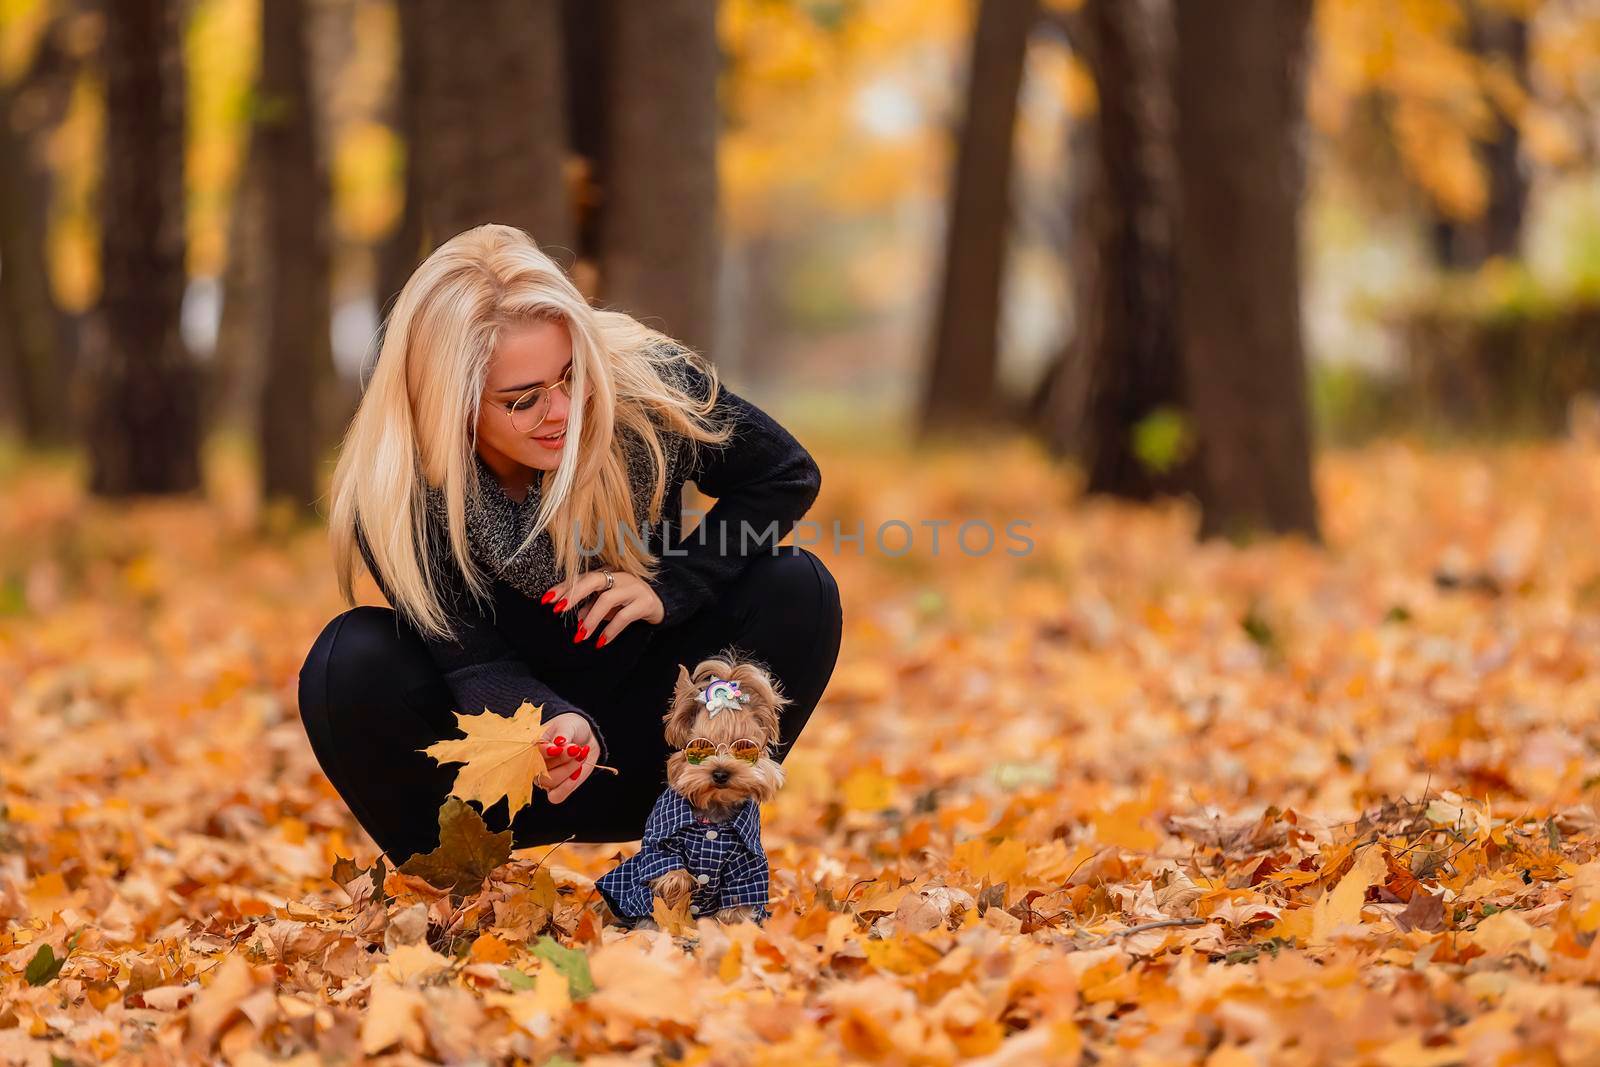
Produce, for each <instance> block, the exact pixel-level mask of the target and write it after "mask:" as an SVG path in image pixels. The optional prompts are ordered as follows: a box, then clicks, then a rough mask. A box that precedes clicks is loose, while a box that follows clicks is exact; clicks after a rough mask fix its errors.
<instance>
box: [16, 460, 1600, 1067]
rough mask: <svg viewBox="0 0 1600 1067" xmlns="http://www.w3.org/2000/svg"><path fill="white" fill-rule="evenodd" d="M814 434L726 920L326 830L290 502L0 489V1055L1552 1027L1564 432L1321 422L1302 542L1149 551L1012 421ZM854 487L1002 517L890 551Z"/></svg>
mask: <svg viewBox="0 0 1600 1067" xmlns="http://www.w3.org/2000/svg"><path fill="white" fill-rule="evenodd" d="M817 454H818V458H819V460H820V461H821V462H822V464H823V467H824V470H826V471H828V472H829V475H828V478H827V480H826V485H825V488H824V492H823V498H822V500H821V501H819V504H818V506H817V509H816V510H815V511H814V512H813V517H814V518H817V519H818V520H819V521H821V522H823V523H824V524H825V525H826V524H828V523H831V521H832V520H833V519H835V518H838V519H839V520H840V522H841V523H842V524H843V525H844V527H845V528H846V529H853V528H854V525H855V523H856V521H857V520H862V521H864V522H865V523H866V525H867V529H868V531H869V538H868V545H867V551H866V552H864V553H863V554H861V555H857V554H856V552H855V550H854V548H853V547H847V548H846V549H845V551H843V552H841V553H837V554H836V553H834V552H833V551H832V550H831V548H830V547H829V546H828V545H827V544H826V543H825V544H823V545H822V546H819V549H818V550H819V552H820V553H821V554H822V555H823V557H824V558H825V560H826V561H827V562H828V564H829V566H830V567H832V568H833V570H834V572H835V574H836V575H837V576H838V578H839V581H840V585H841V587H842V589H843V592H844V597H845V621H846V630H845V640H844V649H843V655H842V659H841V663H840V668H839V671H838V673H837V674H836V676H835V678H834V681H833V684H832V686H831V687H830V689H829V691H828V694H827V696H826V697H825V699H824V701H823V704H822V706H821V708H820V709H819V710H818V712H817V714H816V717H815V718H814V720H813V722H812V725H811V726H810V727H809V728H808V730H807V732H806V734H805V736H804V739H803V741H802V742H801V744H800V745H799V746H798V747H797V748H796V750H795V751H794V752H793V754H792V755H791V756H790V757H789V759H788V761H787V763H786V767H787V769H788V771H789V774H790V780H789V784H788V786H787V787H786V788H785V789H784V790H783V791H782V792H780V794H779V796H778V798H777V799H776V800H775V801H774V802H773V803H772V804H771V805H769V807H768V809H767V811H766V812H765V813H764V826H765V835H764V836H765V841H766V844H767V847H768V850H769V854H770V857H771V862H772V869H773V886H772V890H773V904H772V907H773V912H774V914H773V918H772V920H771V921H770V922H769V923H768V924H766V926H765V927H759V926H756V925H753V924H749V923H744V924H738V925H730V926H726V927H719V926H717V925H716V924H714V923H713V922H711V921H709V920H705V921H701V922H699V923H697V924H695V923H687V924H681V925H680V927H679V929H678V930H677V932H676V933H674V932H672V931H671V930H665V931H660V932H655V931H631V932H629V931H623V930H622V929H620V928H616V927H605V926H603V925H602V924H601V923H600V922H599V921H598V913H597V898H596V897H595V895H594V893H593V886H592V878H593V877H594V876H596V875H597V874H599V873H600V872H602V871H603V870H605V869H607V868H608V867H609V866H610V864H611V863H612V862H614V859H615V857H616V856H617V854H618V853H619V851H623V852H626V851H627V850H629V849H631V847H632V846H631V845H629V846H620V847H619V846H598V845H573V844H567V845H562V846H558V847H555V848H553V849H552V848H536V849H528V850H520V851H513V850H511V849H510V848H509V844H510V842H509V841H505V840H501V841H499V842H496V841H495V840H493V838H494V837H495V835H491V834H487V833H486V832H481V831H482V827H481V823H479V824H478V825H476V826H474V823H475V821H476V820H477V813H476V811H475V810H474V809H473V808H472V807H471V806H470V805H467V804H465V803H462V802H460V801H455V802H452V803H451V804H448V805H447V806H446V810H445V812H443V813H442V817H444V818H446V819H448V820H450V821H451V823H452V826H454V827H455V829H448V828H447V833H446V835H445V837H446V841H447V843H448V842H450V841H455V842H457V843H458V844H463V845H467V844H470V845H472V849H464V850H463V851H462V852H461V854H460V855H454V856H450V857H436V860H437V862H430V861H429V860H428V858H427V857H423V858H421V859H420V860H417V861H413V865H410V866H409V870H408V871H397V870H395V869H394V866H393V864H392V863H390V862H385V861H383V860H381V859H380V858H379V857H378V855H377V852H376V850H375V848H374V847H373V846H372V844H371V843H370V842H369V841H367V840H366V839H365V838H364V837H363V836H362V834H361V833H360V831H359V830H358V828H357V827H356V825H355V823H354V822H353V820H352V819H351V817H350V815H349V814H348V812H347V811H346V810H345V808H344V807H343V805H342V804H341V803H340V802H339V800H338V798H337V797H336V796H335V795H334V794H333V792H332V790H331V788H330V786H329V785H328V783H327V781H326V780H325V779H324V778H323V777H322V775H321V774H320V772H319V771H318V769H317V766H316V764H315V762H314V760H313V759H312V756H311V753H310V749H309V746H308V744H307V742H306V738H305V735H304V732H303V730H302V729H301V727H300V724H299V722H298V719H297V716H296V711H295V706H294V694H295V682H296V672H297V671H298V669H299V666H300V662H301V660H302V657H303V656H304V654H305V652H306V650H307V648H308V647H309V645H310V642H311V640H312V638H313V637H314V636H315V634H316V633H317V631H318V630H319V629H320V627H321V626H322V625H323V624H324V623H325V622H326V621H327V620H328V618H330V617H331V616H332V615H333V614H334V613H335V612H336V611H338V610H339V608H340V605H339V604H338V602H337V598H336V597H335V595H334V592H333V586H332V579H331V575H330V570H329V566H328V561H327V558H326V549H325V545H324V542H323V540H322V537H321V535H320V533H319V532H317V531H307V532H299V533H295V534H293V535H289V534H283V533H277V532H272V533H268V534H266V535H260V534H257V533H253V532H251V531H252V526H251V522H250V520H251V519H252V518H253V516H252V515H251V514H250V509H249V507H248V503H247V501H244V500H241V499H237V498H234V497H232V496H228V495H219V496H217V498H215V499H213V500H212V501H210V502H208V503H204V504H200V503H191V504H170V503H167V504H159V505H149V504H147V505H138V506H132V507H129V506H126V505H104V504H94V503H91V502H88V501H86V500H84V499H83V497H82V496H81V494H80V493H79V491H78V490H76V489H75V488H73V485H74V478H73V476H72V474H71V473H70V472H66V471H57V470H52V469H49V468H39V467H29V468H27V469H24V470H20V471H13V472H11V473H9V474H8V475H7V476H6V479H5V482H4V486H3V488H0V605H3V610H4V616H3V618H0V691H3V692H4V694H5V698H4V700H3V701H0V760H3V762H0V768H3V784H0V788H3V794H0V797H3V802H4V808H3V820H0V1059H9V1060H11V1061H14V1062H20V1063H30V1064H33V1063H36V1064H50V1063H52V1062H63V1061H64V1062H73V1063H93V1062H118V1063H139V1062H147V1063H167V1062H174V1061H191V1060H201V1059H207V1058H210V1059H213V1060H216V1061H221V1062H228V1063H237V1064H259V1063H267V1062H278V1061H282V1060H285V1059H291V1058H295V1057H298V1059H296V1060H295V1062H304V1063H311V1062H317V1061H318V1058H319V1057H320V1058H322V1059H324V1060H327V1061H333V1060H335V1059H337V1058H340V1057H342V1058H344V1059H346V1060H347V1061H356V1060H359V1059H360V1058H361V1057H362V1055H363V1054H365V1055H369V1056H371V1057H373V1058H376V1059H380V1060H383V1059H387V1060H389V1061H391V1062H397V1063H406V1062H411V1063H414V1062H432V1061H443V1062H462V1061H471V1060H481V1061H484V1062H506V1063H513V1062H525V1063H545V1062H551V1061H554V1062H567V1061H578V1060H581V1059H589V1058H599V1057H604V1056H608V1055H611V1056H617V1057H621V1058H627V1059H629V1060H630V1061H631V1060H633V1059H638V1060H640V1061H648V1060H649V1059H650V1058H651V1057H658V1062H683V1063H727V1064H734V1063H771V1064H779V1063H783V1064H788V1063H802V1062H803V1063H843V1062H861V1061H873V1062H882V1063H927V1064H944V1063H956V1062H965V1061H969V1060H970V1061H974V1062H984V1063H991V1064H1002V1063H1005V1064H1012V1063H1014V1064H1033V1063H1073V1062H1111V1063H1201V1062H1205V1063H1211V1064H1226V1063H1245V1062H1252V1063H1254V1062H1284V1063H1332V1062H1361V1063H1372V1064H1393V1065H1427V1064H1440V1065H1442V1064H1455V1063H1465V1064H1501V1063H1522V1062H1540V1063H1551V1062H1586V1061H1588V1060H1589V1059H1590V1058H1591V1057H1592V1055H1593V1050H1594V1049H1595V1048H1596V1047H1597V1046H1600V1011H1597V1010H1596V1009H1597V1007H1600V1001H1597V996H1600V995H1597V993H1596V991H1595V990H1596V985H1595V983H1596V982H1597V981H1600V948H1597V947H1596V944H1595V934H1596V931H1597V929H1600V858H1597V855H1600V825H1597V816H1596V810H1595V807H1594V801H1595V793H1594V786H1595V781H1596V778H1595V776H1596V774H1597V773H1600V756H1597V752H1600V733H1597V729H1600V727H1597V725H1596V723H1597V717H1596V715H1595V711H1596V702H1597V698H1600V688H1597V684H1600V683H1597V681H1596V678H1597V674H1596V659H1597V657H1600V641H1597V637H1600V550H1597V548H1596V545H1597V539H1596V537H1595V516H1596V515H1597V514H1600V488H1597V487H1600V477H1597V476H1600V451H1597V450H1596V449H1594V448H1592V447H1590V446H1587V445H1582V444H1577V443H1572V444H1564V445H1559V446H1551V447H1548V448H1541V449H1516V450H1509V449H1508V450H1503V451H1495V452H1483V453H1479V452H1471V451H1458V452H1453V453H1449V454H1427V453H1421V452H1418V451H1414V450H1412V449H1409V448H1406V447H1402V446H1398V445H1394V446H1386V447H1382V448H1375V449H1371V450H1367V451H1363V452H1359V453H1342V454H1334V455H1330V456H1327V457H1325V458H1324V459H1323V461H1322V462H1321V465H1320V467H1319V470H1318V488H1319V492H1320V496H1321V501H1322V505H1323V510H1324V515H1325V527H1326V529H1325V534H1326V537H1327V541H1328V546H1327V547H1326V548H1325V549H1318V548H1314V547H1311V546H1308V545H1305V544H1301V543H1295V542H1266V543H1260V544H1255V545H1251V546H1245V547H1238V546H1231V545H1228V544H1224V543H1215V542H1211V543H1204V544H1197V543H1196V542H1195V541H1194V539H1193V537H1192V534H1193V531H1194V528H1195V522H1196V519H1195V515H1194V513H1193V512H1192V511H1191V510H1189V509H1187V508H1185V507H1183V506H1181V505H1176V504H1174V505H1169V506H1165V507H1160V508H1155V509H1138V508H1132V507H1127V506H1123V505H1118V504H1111V503H1105V502H1100V501H1095V500H1085V499H1081V498H1079V497H1078V496H1077V495H1076V494H1075V492H1073V491H1072V488H1071V483H1070V481H1069V480H1068V479H1065V478H1064V477H1063V476H1062V474H1061V473H1060V472H1059V471H1058V470H1055V469H1052V468H1051V467H1050V466H1049V465H1047V464H1046V463H1044V462H1043V461H1041V460H1040V459H1039V457H1038V456H1037V455H1036V454H1035V453H1034V452H1033V451H1032V450H1030V449H1027V448H1024V447H1022V446H1016V447H1009V446H1006V447H999V446H997V447H995V448H993V449H984V450H974V451H972V452H971V453H967V454H943V455H932V456H929V455H924V456H919V457H918V458H917V460H916V461H915V462H912V461H911V460H910V458H909V457H907V456H906V455H904V454H901V453H897V452H893V451H885V452H882V453H881V454H866V455H863V453H862V452H861V448H860V446H859V445H855V446H852V447H851V449H850V450H849V451H846V450H845V449H844V448H842V447H840V448H833V449H830V448H827V447H819V448H817ZM847 457H848V460H849V462H846V458H847ZM219 484H221V483H219ZM895 517H900V518H908V521H912V522H915V521H917V520H918V519H920V518H928V519H939V518H950V519H955V520H957V521H958V522H959V521H961V520H964V519H968V518H982V519H985V520H987V521H989V522H991V523H992V524H994V525H995V526H996V527H997V528H1000V527H1003V525H1004V523H1005V522H1007V521H1009V520H1011V519H1015V518H1022V519H1027V520H1029V521H1031V522H1032V523H1033V526H1032V528H1031V534H1032V536H1033V538H1034V549H1033V551H1032V552H1031V553H1029V554H1026V555H1019V556H1010V555H1007V554H1005V553H1003V552H996V553H992V554H990V555H987V556H984V557H981V558H976V557H967V556H964V555H962V554H961V553H959V552H951V551H948V549H947V550H946V551H943V552H941V553H940V555H939V556H937V557H934V556H932V555H931V554H929V553H928V552H926V551H914V552H911V553H907V554H905V555H903V556H899V557H898V558H896V557H893V556H890V555H887V554H884V553H881V552H879V551H877V550H876V547H875V546H874V545H873V544H872V539H871V536H870V531H871V530H872V529H873V528H874V527H875V526H876V525H877V524H878V523H879V522H882V521H885V520H887V519H889V518H895ZM641 728H643V727H641ZM582 800H583V793H582V790H580V791H579V792H578V793H576V794H575V795H574V797H573V798H572V800H571V801H569V802H570V803H581V802H582ZM474 835H477V836H474ZM474 850H475V851H474ZM474 865H475V866H474ZM474 870H475V871H476V876H475V877H474V876H469V877H460V875H461V872H462V871H466V872H467V873H468V875H472V874H473V872H474ZM53 1058H54V1059H53Z"/></svg>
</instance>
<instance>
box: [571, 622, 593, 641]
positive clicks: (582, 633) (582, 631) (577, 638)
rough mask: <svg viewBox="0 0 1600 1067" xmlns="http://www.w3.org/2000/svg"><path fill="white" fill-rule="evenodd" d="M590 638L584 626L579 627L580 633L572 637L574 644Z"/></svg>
mask: <svg viewBox="0 0 1600 1067" xmlns="http://www.w3.org/2000/svg"><path fill="white" fill-rule="evenodd" d="M588 636H589V631H588V630H585V629H584V628H583V627H582V626H580V627H578V632H577V633H575V634H573V635H572V643H573V644H577V643H578V642H579V641H582V640H583V639H584V638H585V637H588Z"/></svg>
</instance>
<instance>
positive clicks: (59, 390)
mask: <svg viewBox="0 0 1600 1067" xmlns="http://www.w3.org/2000/svg"><path fill="white" fill-rule="evenodd" d="M12 105H13V99H12V94H11V93H10V92H9V91H8V90H7V89H6V88H5V87H4V86H0V320H3V322H4V328H5V335H4V339H3V340H4V350H3V351H4V355H3V357H0V359H3V365H4V367H5V371H6V373H5V377H4V383H3V385H4V388H3V389H0V391H3V392H5V393H7V394H8V399H9V402H10V404H11V405H12V408H13V411H14V413H15V416H16V420H17V429H18V430H19V432H20V435H21V438H22V440H23V441H24V442H25V443H26V444H30V445H53V444H60V443H62V442H64V441H66V440H68V439H70V437H71V433H72V426H71V420H70V418H69V409H68V406H67V383H68V381H69V378H68V376H67V374H66V369H67V368H66V362H65V356H66V353H65V351H64V345H63V344H62V340H63V338H62V331H61V320H60V316H59V314H58V313H57V311H56V306H55V301H54V299H53V298H52V296H51V294H50V273H49V267H48V264H47V262H46V255H45V243H44V242H45V234H44V220H45V217H46V209H47V206H48V205H47V200H46V196H45V189H44V188H43V185H42V183H41V182H40V181H39V180H38V176H37V174H36V173H34V168H33V166H32V165H31V161H32V158H33V152H32V150H31V146H30V145H29V144H28V142H27V139H26V138H25V137H24V136H23V135H22V134H21V133H20V132H19V131H18V130H17V129H16V126H15V124H14V123H13V121H12Z"/></svg>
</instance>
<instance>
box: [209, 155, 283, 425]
mask: <svg viewBox="0 0 1600 1067" xmlns="http://www.w3.org/2000/svg"><path fill="white" fill-rule="evenodd" d="M260 140H261V130H260V127H259V126H258V125H255V124H252V127H251V131H250V137H249V143H248V144H247V146H246V148H245V159H244V165H243V167H241V168H240V171H239V183H238V185H237V186H236V187H235V188H234V192H233V203H232V205H231V207H230V209H229V214H228V262H227V265H226V266H225V267H224V268H223V271H222V314H221V316H220V318H219V321H218V323H217V347H216V355H215V357H214V360H213V363H212V371H211V374H210V375H209V376H208V378H207V381H206V382H205V391H206V403H205V411H204V422H205V431H206V432H208V433H209V432H212V431H223V430H225V431H226V432H227V433H230V434H237V435H238V436H239V437H241V438H243V439H245V440H249V441H254V440H257V439H259V437H260V434H261V386H262V379H263V376H264V375H265V372H266V364H267V302H266V291H267V260H268V257H269V255H270V248H269V241H268V240H267V225H266V204H265V197H266V178H265V175H264V174H263V173H262V172H263V170H264V169H265V160H264V158H263V157H264V155H265V149H264V148H263V147H262V145H261V143H260Z"/></svg>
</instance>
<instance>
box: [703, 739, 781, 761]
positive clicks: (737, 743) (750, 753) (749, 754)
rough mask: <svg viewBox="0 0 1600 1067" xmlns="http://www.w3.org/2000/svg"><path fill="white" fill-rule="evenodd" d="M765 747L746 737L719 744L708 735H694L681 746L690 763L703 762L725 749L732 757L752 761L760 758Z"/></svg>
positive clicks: (718, 754)
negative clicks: (694, 736)
mask: <svg viewBox="0 0 1600 1067" xmlns="http://www.w3.org/2000/svg"><path fill="white" fill-rule="evenodd" d="M765 749H766V746H765V745H763V744H762V743H761V742H759V741H755V740H752V739H751V738H748V737H740V738H736V739H734V740H732V741H723V742H722V743H720V744H719V743H717V742H716V741H713V740H711V738H709V737H696V738H694V739H693V740H691V741H690V742H689V743H688V744H687V745H685V746H684V747H683V755H684V758H685V759H687V760H688V761H689V762H690V763H704V762H705V761H706V760H708V759H710V758H711V757H712V756H720V755H722V754H723V752H724V750H726V751H727V752H728V753H730V754H731V755H732V756H733V758H734V759H742V760H744V761H745V762H746V763H754V762H755V761H756V760H758V759H760V758H761V753H762V752H763V751H764V750H765Z"/></svg>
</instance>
